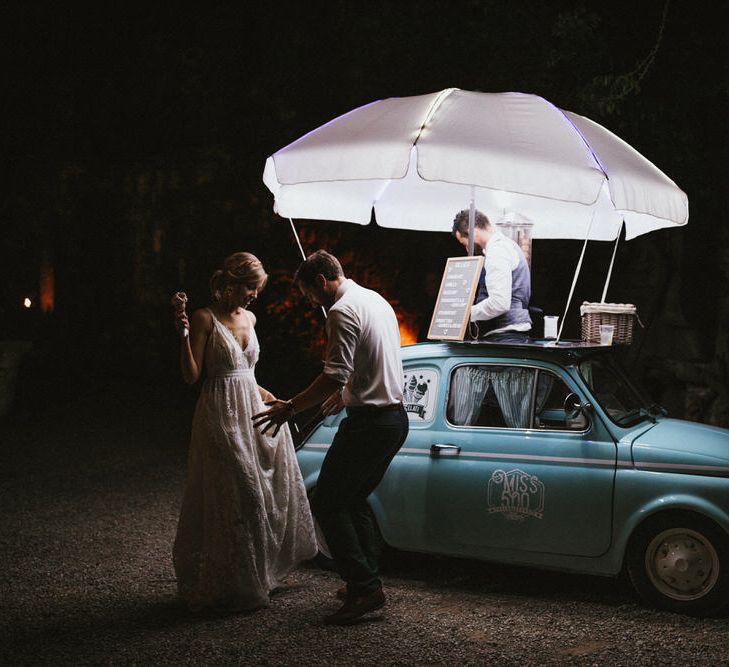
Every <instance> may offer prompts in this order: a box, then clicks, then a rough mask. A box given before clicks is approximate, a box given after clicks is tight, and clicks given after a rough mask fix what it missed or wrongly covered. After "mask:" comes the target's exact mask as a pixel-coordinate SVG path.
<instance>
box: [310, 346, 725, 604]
mask: <svg viewBox="0 0 729 667" xmlns="http://www.w3.org/2000/svg"><path fill="white" fill-rule="evenodd" d="M402 352H403V366H404V377H403V387H404V393H405V403H406V409H407V411H408V414H409V417H410V434H409V435H408V438H407V440H406V442H405V444H404V446H403V447H402V449H401V450H400V452H399V454H398V455H397V456H396V457H395V459H394V460H393V462H392V464H391V465H390V468H389V470H388V472H387V474H386V475H385V477H384V479H383V480H382V482H381V484H380V485H379V486H378V488H377V489H376V490H375V491H374V493H372V495H371V496H370V498H369V501H370V505H371V508H372V511H373V513H374V516H375V518H376V519H377V524H378V526H379V529H380V531H381V533H382V536H383V539H384V541H385V542H386V543H387V544H388V545H390V546H392V547H395V548H398V549H404V550H408V551H419V552H430V553H437V554H446V555H453V556H462V557H468V558H474V559H483V560H489V561H500V562H504V563H514V564H521V565H529V566H535V567H543V568H552V569H558V570H566V571H573V572H584V573H591V574H598V575H609V576H615V575H618V574H619V573H621V572H622V571H623V569H625V570H627V572H628V574H629V576H630V580H631V581H632V583H633V585H634V586H635V588H636V589H637V591H638V593H639V594H640V595H641V597H642V598H643V599H644V600H645V601H647V602H648V603H650V604H653V605H656V606H659V607H662V608H665V609H669V610H673V611H678V612H683V613H688V614H695V615H712V614H719V613H721V612H723V611H724V610H725V609H726V608H727V606H729V431H728V430H724V429H720V428H712V427H709V426H705V425H700V424H695V423H691V422H686V421H681V420H677V419H669V418H667V417H666V416H664V415H663V413H662V411H661V410H660V408H657V407H656V406H652V405H651V404H650V403H649V402H647V401H645V400H644V399H643V398H642V396H641V395H640V393H639V392H638V391H637V390H636V389H635V388H634V386H633V385H632V384H631V382H630V381H629V379H628V377H627V376H626V375H625V373H624V372H623V371H622V370H621V369H620V367H619V366H618V365H617V364H616V362H615V360H614V354H613V352H612V351H611V349H610V348H599V347H594V346H593V347H590V346H586V345H584V344H579V343H575V344H568V343H567V344H560V345H559V347H549V346H548V345H547V344H545V343H538V342H537V343H533V344H527V345H519V346H508V345H497V344H485V343H449V344H445V343H437V344H436V343H420V344H417V345H411V346H407V347H404V348H403V350H402ZM345 416H346V415H345V413H343V412H342V413H340V414H339V415H336V416H333V417H328V418H327V419H325V420H324V421H323V422H321V423H320V424H319V425H318V426H317V428H315V429H314V430H313V431H312V433H311V434H310V435H309V436H308V438H306V439H305V440H304V442H303V444H302V445H301V446H300V448H299V450H298V459H299V464H300V466H301V470H302V472H303V476H304V481H305V484H306V486H307V489H309V490H311V489H312V488H313V487H315V486H316V481H317V476H318V473H319V468H320V466H321V462H322V460H323V458H324V456H325V454H326V451H327V449H328V447H329V445H330V443H331V441H332V438H333V436H334V433H335V432H336V429H337V426H338V424H339V422H340V421H341V420H342V419H343V418H344V417H345Z"/></svg>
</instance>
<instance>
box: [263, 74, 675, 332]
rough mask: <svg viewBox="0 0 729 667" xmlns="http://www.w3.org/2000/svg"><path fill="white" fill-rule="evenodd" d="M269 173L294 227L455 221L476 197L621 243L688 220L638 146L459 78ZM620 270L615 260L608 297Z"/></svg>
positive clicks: (369, 115)
mask: <svg viewBox="0 0 729 667" xmlns="http://www.w3.org/2000/svg"><path fill="white" fill-rule="evenodd" d="M263 181H264V183H265V184H266V186H267V187H268V188H269V189H270V190H271V192H272V193H273V195H274V198H275V202H274V210H275V211H276V212H277V213H278V214H279V215H281V216H282V217H286V218H289V220H291V224H292V227H293V220H292V218H309V219H318V220H340V221H348V222H353V223H358V224H368V223H369V222H370V219H371V214H372V211H373V209H374V212H375V219H376V220H377V223H378V224H379V225H381V226H382V227H391V228H399V229H411V230H421V231H444V232H450V230H451V226H452V220H453V217H454V215H455V214H456V213H457V212H458V211H460V210H462V209H464V208H467V207H469V206H470V208H471V211H472V212H473V211H474V210H475V209H476V208H477V209H479V210H481V211H483V212H484V213H486V214H487V215H488V216H489V218H491V219H492V220H494V219H495V220H498V219H499V218H502V217H504V215H506V214H508V213H510V212H516V213H519V214H520V215H523V216H525V217H527V218H529V219H530V220H532V221H533V228H532V230H531V234H532V238H550V239H584V241H585V244H586V243H587V240H588V239H589V240H604V241H608V240H616V242H617V239H618V238H619V237H620V232H621V228H622V224H623V223H625V227H626V239H631V238H634V237H636V236H639V235H641V234H645V233H647V232H650V231H652V230H655V229H661V228H665V227H679V226H682V225H685V224H686V223H687V221H688V198H687V197H686V194H685V193H684V192H682V191H681V190H680V189H679V188H678V187H677V186H676V184H675V183H674V182H673V181H672V180H671V179H670V178H668V177H667V176H666V175H665V174H664V173H663V172H662V171H660V170H659V169H658V168H657V167H655V166H654V165H653V164H652V163H651V162H649V161H648V160H647V159H646V158H644V157H643V156H642V155H641V154H640V153H638V152H637V151H636V150H635V149H633V148H632V147H631V146H629V145H628V144H627V143H625V142H624V141H622V140H621V139H620V138H619V137H617V136H615V135H614V134H612V133H611V132H610V131H609V130H607V129H605V128H604V127H602V126H600V125H598V124H597V123H595V122H593V121H591V120H589V119H588V118H585V117H584V116H580V115H578V114H575V113H572V112H569V111H563V110H561V109H559V108H557V107H556V106H554V105H553V104H551V103H550V102H548V101H547V100H545V99H544V98H542V97H539V96H537V95H529V94H525V93H477V92H469V91H464V90H459V89H457V88H449V89H447V90H443V91H440V92H438V93H432V94H429V95H418V96H414V97H401V98H389V99H385V100H379V101H376V102H373V103H371V104H368V105H365V106H363V107H359V108H358V109H354V110H353V111H350V112H349V113H346V114H344V115H342V116H340V117H339V118H335V119H334V120H332V121H330V122H329V123H327V124H325V125H322V126H321V127H319V128H317V129H315V130H313V131H312V132H309V133H308V134H306V135H304V136H303V137H301V138H300V139H297V140H296V141H294V142H293V143H291V144H289V145H288V146H285V147H284V148H282V149H280V150H278V151H277V152H276V153H274V154H273V155H271V156H270V157H269V158H268V159H267V160H266V165H265V169H264V173H263ZM471 224H473V214H472V215H471ZM470 238H471V239H472V238H473V233H471V234H470ZM297 240H298V236H297ZM616 248H617V246H616ZM584 249H585V246H583V251H582V255H581V257H580V261H579V263H578V265H577V269H576V271H575V277H574V280H573V283H572V288H571V290H570V296H569V297H568V300H567V307H569V302H570V300H571V297H572V293H573V291H574V287H575V284H576V281H577V276H578V274H579V271H580V268H581V265H582V258H583V256H584ZM302 254H303V250H302ZM614 257H615V253H613V260H614ZM611 272H612V261H611V264H610V269H609V270H608V275H607V279H606V282H605V288H604V291H603V297H602V300H603V301H604V300H605V295H606V293H607V287H608V283H609V280H610V274H611ZM563 324H564V318H563ZM559 335H560V336H561V328H560V334H559Z"/></svg>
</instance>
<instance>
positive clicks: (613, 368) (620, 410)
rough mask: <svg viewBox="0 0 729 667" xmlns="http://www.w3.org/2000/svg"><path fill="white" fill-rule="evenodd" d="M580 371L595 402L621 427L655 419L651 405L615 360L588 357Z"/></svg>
mask: <svg viewBox="0 0 729 667" xmlns="http://www.w3.org/2000/svg"><path fill="white" fill-rule="evenodd" d="M579 369H580V375H582V378H583V380H584V381H585V382H586V383H587V386H588V387H589V388H590V390H591V392H592V395H593V396H594V397H595V400H596V401H597V402H598V403H599V404H600V406H601V407H602V408H603V410H605V412H606V413H607V415H608V417H610V419H611V420H612V421H614V422H615V423H616V424H617V425H618V426H623V427H627V426H632V425H634V424H637V423H638V422H639V421H642V420H644V419H652V418H653V417H654V416H655V415H654V410H653V406H652V404H651V402H650V401H647V400H646V399H645V398H644V397H643V396H641V394H640V392H639V391H638V389H636V388H635V386H634V385H633V384H632V383H631V382H630V380H628V377H627V375H626V374H625V372H624V371H623V370H622V368H621V367H620V366H619V364H618V363H617V362H616V361H615V359H612V358H610V357H609V356H607V355H600V356H594V357H589V358H588V359H585V360H584V361H582V362H580V365H579ZM656 407H657V406H656ZM658 410H659V411H660V408H658Z"/></svg>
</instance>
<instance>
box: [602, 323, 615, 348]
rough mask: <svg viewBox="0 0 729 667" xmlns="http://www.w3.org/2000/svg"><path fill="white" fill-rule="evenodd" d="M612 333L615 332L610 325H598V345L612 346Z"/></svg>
mask: <svg viewBox="0 0 729 667" xmlns="http://www.w3.org/2000/svg"><path fill="white" fill-rule="evenodd" d="M614 331H615V327H614V326H613V325H612V324H601V325H600V345H612V344H613V332H614Z"/></svg>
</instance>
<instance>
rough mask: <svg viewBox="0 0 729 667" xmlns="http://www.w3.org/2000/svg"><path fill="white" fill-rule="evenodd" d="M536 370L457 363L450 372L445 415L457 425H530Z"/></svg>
mask: <svg viewBox="0 0 729 667" xmlns="http://www.w3.org/2000/svg"><path fill="white" fill-rule="evenodd" d="M535 376H536V370H535V369H534V368H522V367H519V366H490V365H480V366H459V367H458V368H456V369H455V370H454V371H453V374H452V376H451V386H450V393H449V396H448V410H447V417H448V421H449V422H450V423H451V424H454V425H456V426H490V427H496V428H524V429H526V428H530V427H531V423H532V397H533V394H534V382H535Z"/></svg>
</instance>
